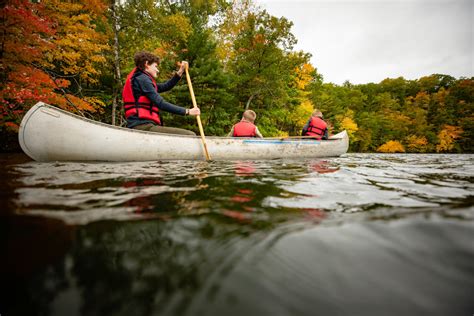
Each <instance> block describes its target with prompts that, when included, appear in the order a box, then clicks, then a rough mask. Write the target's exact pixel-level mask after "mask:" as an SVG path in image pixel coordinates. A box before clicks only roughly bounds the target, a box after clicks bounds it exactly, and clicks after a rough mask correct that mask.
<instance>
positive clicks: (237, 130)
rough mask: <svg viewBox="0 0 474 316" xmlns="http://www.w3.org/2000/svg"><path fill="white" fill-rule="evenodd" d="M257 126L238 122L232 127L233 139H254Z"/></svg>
mask: <svg viewBox="0 0 474 316" xmlns="http://www.w3.org/2000/svg"><path fill="white" fill-rule="evenodd" d="M256 130H257V126H255V125H254V124H252V123H250V122H247V121H240V122H239V123H237V124H235V125H234V135H233V136H234V137H256V136H257V133H256Z"/></svg>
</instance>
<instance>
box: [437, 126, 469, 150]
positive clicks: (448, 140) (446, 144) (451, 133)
mask: <svg viewBox="0 0 474 316" xmlns="http://www.w3.org/2000/svg"><path fill="white" fill-rule="evenodd" d="M462 133H463V129H462V128H461V127H459V126H451V125H444V126H443V129H442V130H441V131H440V132H439V134H438V140H439V144H438V145H436V151H437V152H447V151H451V150H452V149H453V148H454V142H455V140H456V139H458V138H459V137H461V134H462Z"/></svg>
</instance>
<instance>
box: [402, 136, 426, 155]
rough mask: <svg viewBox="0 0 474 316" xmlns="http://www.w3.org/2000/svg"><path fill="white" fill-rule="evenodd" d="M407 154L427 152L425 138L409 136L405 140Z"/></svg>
mask: <svg viewBox="0 0 474 316" xmlns="http://www.w3.org/2000/svg"><path fill="white" fill-rule="evenodd" d="M406 144H407V146H406V147H407V149H408V151H409V152H418V153H424V152H426V151H427V150H428V140H427V139H426V137H425V136H416V135H410V136H408V137H407V138H406Z"/></svg>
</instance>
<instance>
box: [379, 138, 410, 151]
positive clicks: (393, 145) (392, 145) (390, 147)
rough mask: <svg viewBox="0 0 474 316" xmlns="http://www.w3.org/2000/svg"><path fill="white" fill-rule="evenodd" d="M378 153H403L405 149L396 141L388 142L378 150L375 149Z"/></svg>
mask: <svg viewBox="0 0 474 316" xmlns="http://www.w3.org/2000/svg"><path fill="white" fill-rule="evenodd" d="M377 151H378V152H379V153H404V152H405V147H403V145H402V144H401V143H400V142H399V141H396V140H389V141H388V142H386V143H385V144H383V145H382V146H380V147H379V148H377Z"/></svg>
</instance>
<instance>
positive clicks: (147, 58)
mask: <svg viewBox="0 0 474 316" xmlns="http://www.w3.org/2000/svg"><path fill="white" fill-rule="evenodd" d="M133 59H134V61H135V66H137V68H139V69H141V70H145V65H146V64H148V65H151V64H153V63H156V65H159V64H160V57H158V56H156V55H154V54H152V53H149V52H146V51H140V52H138V53H136V54H135V56H134V58H133Z"/></svg>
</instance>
